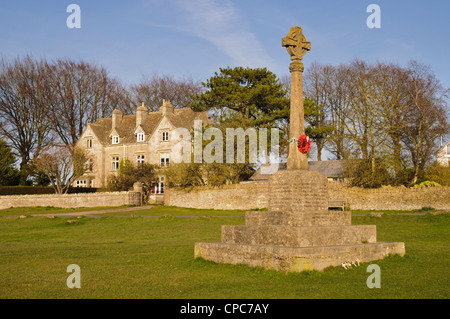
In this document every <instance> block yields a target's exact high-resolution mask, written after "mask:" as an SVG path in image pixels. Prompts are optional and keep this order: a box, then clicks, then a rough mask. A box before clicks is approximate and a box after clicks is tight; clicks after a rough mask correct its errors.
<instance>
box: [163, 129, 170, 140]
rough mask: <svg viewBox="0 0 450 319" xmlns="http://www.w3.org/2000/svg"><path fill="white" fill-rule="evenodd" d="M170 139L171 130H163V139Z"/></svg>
mask: <svg viewBox="0 0 450 319" xmlns="http://www.w3.org/2000/svg"><path fill="white" fill-rule="evenodd" d="M168 140H169V132H168V131H164V132H162V141H163V142H167V141H168Z"/></svg>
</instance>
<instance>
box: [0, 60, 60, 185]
mask: <svg viewBox="0 0 450 319" xmlns="http://www.w3.org/2000/svg"><path fill="white" fill-rule="evenodd" d="M52 98H53V93H52V90H51V86H50V85H49V77H48V66H47V64H46V63H45V61H43V60H40V61H36V60H35V59H33V58H32V57H31V56H29V55H27V56H25V57H24V58H17V59H15V60H14V61H12V62H10V63H9V62H7V61H5V60H4V59H2V60H1V61H0V121H1V123H0V131H1V134H2V135H3V136H5V137H6V138H7V139H8V140H9V142H10V144H11V146H12V147H13V149H14V150H15V151H16V152H17V154H18V156H19V157H20V159H21V163H20V168H21V172H22V181H21V183H24V180H26V177H27V175H28V172H27V171H28V169H27V166H28V162H29V161H30V160H31V159H32V157H33V154H34V155H38V154H39V152H40V151H41V150H42V148H44V147H45V146H46V145H48V144H49V143H50V142H51V141H52V139H53V137H52V131H51V125H50V122H49V118H48V105H49V104H50V101H51V100H52Z"/></svg>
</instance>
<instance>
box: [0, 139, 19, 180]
mask: <svg viewBox="0 0 450 319" xmlns="http://www.w3.org/2000/svg"><path fill="white" fill-rule="evenodd" d="M15 162H16V159H15V157H14V154H13V153H12V151H11V147H10V146H9V145H8V144H7V143H6V142H5V141H4V140H3V139H0V185H2V186H13V185H18V184H19V180H20V175H19V170H18V169H17V168H16V167H15V166H14V163H15Z"/></svg>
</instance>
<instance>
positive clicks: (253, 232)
mask: <svg viewBox="0 0 450 319" xmlns="http://www.w3.org/2000/svg"><path fill="white" fill-rule="evenodd" d="M282 46H283V47H286V50H287V52H288V53H289V55H290V57H291V61H292V62H291V64H290V67H289V70H290V73H291V101H290V126H289V138H290V145H289V154H288V160H287V169H286V170H282V171H278V172H276V173H275V174H273V175H272V176H271V177H270V178H269V193H270V194H271V196H270V198H269V205H268V210H267V211H249V212H246V214H245V219H246V222H245V225H226V226H222V241H221V242H208V243H204V242H199V243H196V244H195V257H202V258H203V259H205V260H210V261H213V262H216V263H227V264H247V265H249V266H259V267H264V268H265V269H275V270H282V271H288V272H300V271H303V270H313V269H315V270H323V269H325V268H326V267H329V266H340V265H342V264H343V263H348V262H350V263H352V262H369V261H374V260H379V259H383V258H384V257H386V256H388V255H390V254H392V255H395V254H398V255H401V256H403V255H404V254H405V244H404V243H402V242H378V241H377V231H376V226H374V225H352V223H351V212H350V211H332V210H328V184H327V178H326V176H325V175H323V174H321V173H319V172H316V171H309V170H308V160H307V154H306V152H304V153H303V152H301V151H300V148H299V147H298V146H297V143H296V141H297V140H298V139H300V137H301V136H304V134H305V125H304V110H303V84H302V72H303V68H304V67H303V63H302V62H301V60H302V59H303V56H304V55H305V53H306V52H307V51H309V50H310V49H311V43H310V42H307V41H306V38H305V36H304V35H303V32H302V28H300V27H298V26H296V27H292V28H291V30H290V32H289V33H288V34H287V36H286V37H284V38H282Z"/></svg>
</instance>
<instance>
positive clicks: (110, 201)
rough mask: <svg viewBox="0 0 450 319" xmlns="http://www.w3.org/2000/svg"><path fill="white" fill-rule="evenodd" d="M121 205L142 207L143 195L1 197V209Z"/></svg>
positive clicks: (122, 193)
mask: <svg viewBox="0 0 450 319" xmlns="http://www.w3.org/2000/svg"><path fill="white" fill-rule="evenodd" d="M121 205H141V194H140V193H137V192H101V193H87V194H66V195H57V194H51V195H13V196H0V209H4V208H9V207H29V206H54V207H96V206H121Z"/></svg>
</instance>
